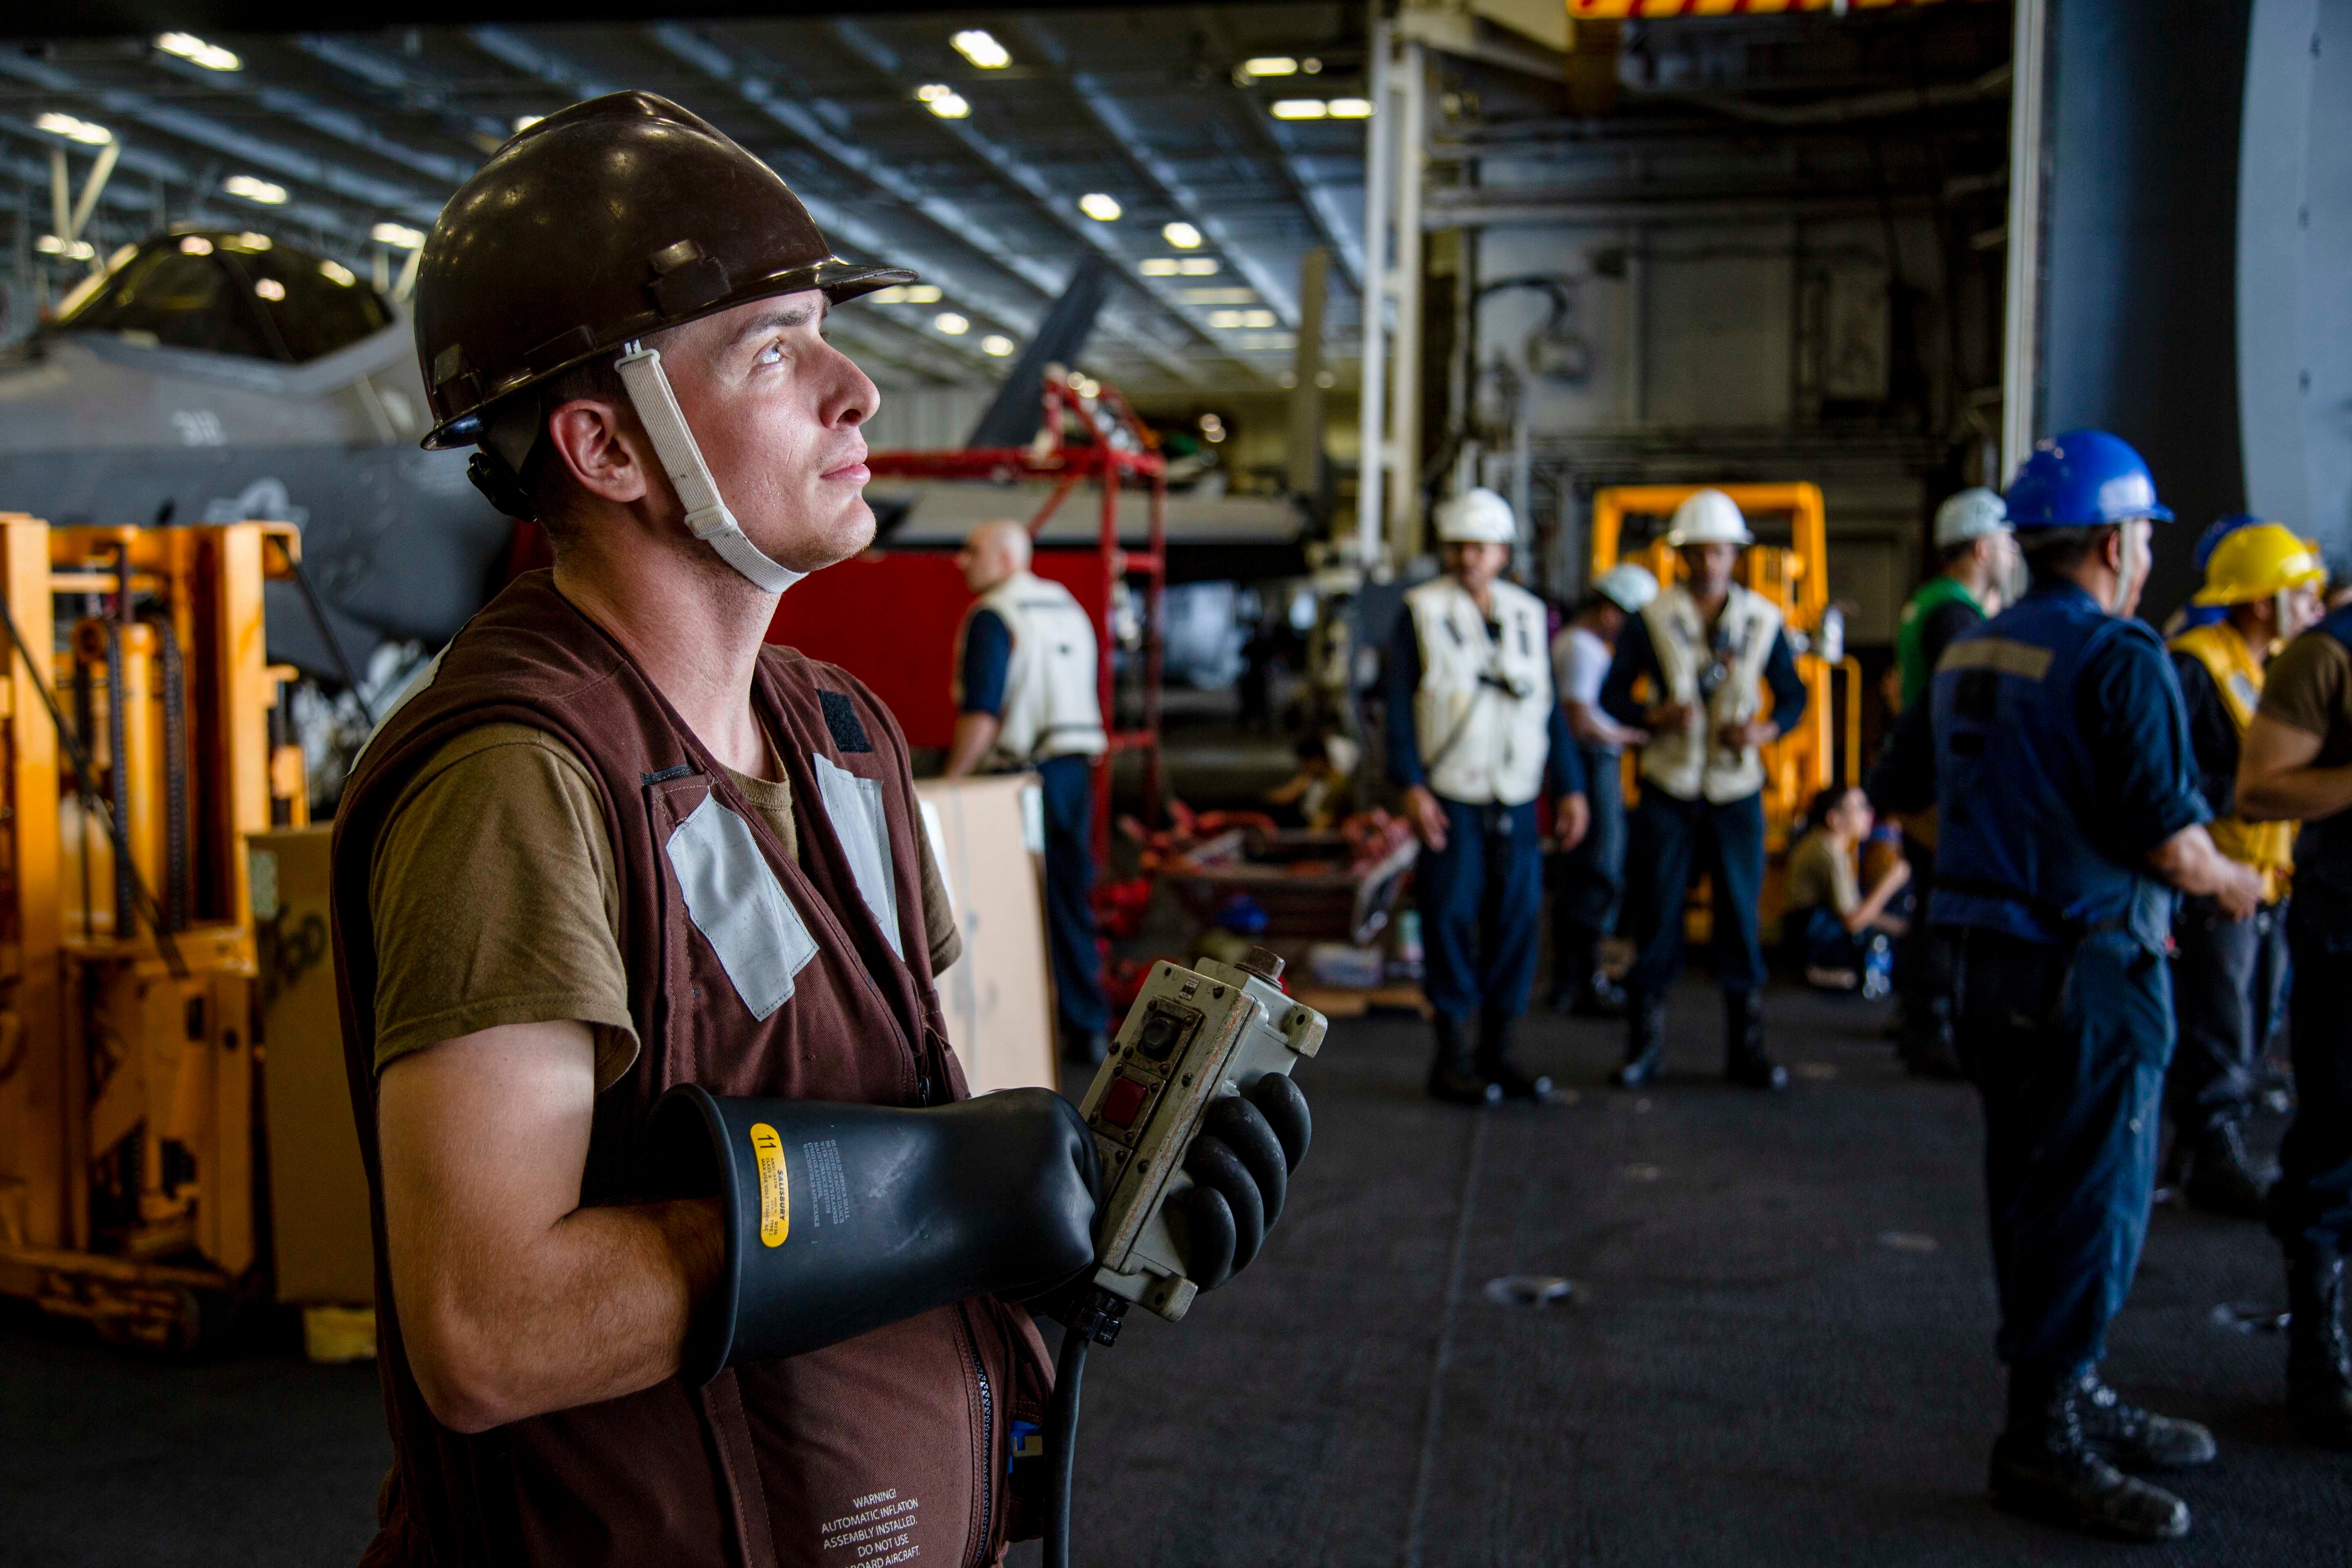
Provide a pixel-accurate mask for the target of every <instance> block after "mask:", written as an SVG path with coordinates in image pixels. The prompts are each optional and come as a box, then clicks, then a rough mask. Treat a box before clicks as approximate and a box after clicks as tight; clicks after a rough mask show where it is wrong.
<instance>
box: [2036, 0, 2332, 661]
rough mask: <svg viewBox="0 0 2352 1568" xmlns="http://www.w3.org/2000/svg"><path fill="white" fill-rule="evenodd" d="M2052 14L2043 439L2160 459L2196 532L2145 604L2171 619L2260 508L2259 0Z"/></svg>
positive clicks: (2169, 559) (2065, 0) (2172, 534)
mask: <svg viewBox="0 0 2352 1568" xmlns="http://www.w3.org/2000/svg"><path fill="white" fill-rule="evenodd" d="M2044 4H2045V5H2046V6H2047V8H2048V9H2049V11H2050V13H2051V28H2050V32H2049V34H2048V38H2049V45H2050V48H2049V54H2048V58H2046V60H2045V61H2044V69H2045V71H2046V73H2047V77H2048V81H2049V92H2048V96H2047V98H2046V100H2045V115H2044V119H2043V122H2042V138H2043V140H2042V151H2043V159H2042V170H2043V173H2044V177H2045V184H2044V191H2043V199H2042V265H2041V289H2042V300H2041V317H2042V321H2041V326H2042V330H2041V332H2040V342H2039V345H2038V347H2039V353H2038V355H2037V358H2038V360H2039V369H2040V376H2039V380H2040V383H2041V387H2042V392H2041V396H2040V400H2039V406H2038V408H2037V409H2036V410H2035V413H2034V418H2033V429H2034V433H2035V434H2036V435H2038V436H2039V435H2048V434H2050V433H2051V432H2053V431H2058V430H2064V429H2068V428H2070V427H2073V426H2083V425H2092V426H2102V427H2104V428H2105V429H2109V430H2113V431H2114V432H2116V434H2117V435H2119V436H2121V437H2124V438H2125V439H2126V440H2127V441H2129V442H2131V443H2132V444H2133V445H2134V446H2136V447H2139V449H2140V450H2141V451H2142V452H2143V453H2145V454H2146V455H2147V459H2148V463H2149V466H2150V467H2151V468H2154V469H2155V471H2156V479H2157V487H2158V491H2159V492H2160V493H2161V495H2162V496H2163V498H2164V500H2165V501H2166V502H2167V504H2168V505H2170V506H2171V507H2172V508H2173V509H2174V510H2176V511H2177V512H2179V515H2180V517H2181V518H2182V520H2183V521H2184V522H2185V523H2187V524H2189V525H2191V526H2185V527H2181V528H2177V529H2167V530H2160V531H2158V539H2157V549H2156V567H2155V572H2154V574H2153V575H2152V577H2151V579H2150V582H2149V584H2148V590H2147V595H2146V596H2145V598H2144V599H2143V601H2142V603H2143V604H2144V605H2146V606H2147V610H2148V611H2149V613H2151V614H2154V615H2156V616H2162V615H2163V614H2164V613H2165V612H2166V611H2168V610H2169V609H2170V608H2171V607H2172V606H2173V605H2177V604H2179V602H2180V600H2181V599H2182V597H2183V596H2184V595H2186V594H2187V593H2188V592H2189V588H2190V587H2191V586H2192V584H2191V581H2190V579H2191V577H2192V576H2193V574H2194V573H2193V568H2192V566H2191V563H2190V546H2191V544H2192V543H2193V542H2194V541H2195V539H2196V536H2197V532H2198V526H2200V525H2201V524H2202V523H2203V522H2205V521H2210V519H2212V518H2213V517H2215V516H2218V515H2219V514H2221V513H2222V512H2228V511H2236V510H2241V509H2242V507H2243V506H2244V504H2245V483H2244V478H2243V469H2242V463H2241V460H2240V450H2239V421H2238V419H2237V418H2236V417H2235V413H2236V411H2235V409H2234V408H2233V406H2232V405H2233V404H2234V402H2235V400H2236V396H2237V392H2238V386H2239V365H2238V333H2237V330H2236V322H2237V320H2238V310H2237V306H2238V305H2239V303H2240V300H2239V298H2238V289H2237V286H2236V285H2237V277H2238V273H2237V259H2238V254H2239V249H2240V247H2239V237H2238V209H2239V203H2238V172H2239V130H2240V120H2241V116H2242V102H2243V76H2244V67H2245V63H2246V40H2247V26H2248V22H2249V19H2250V17H2251V16H2252V11H2253V9H2254V4H2255V0H2044ZM2327 352H2332V353H2347V352H2352V351H2347V349H2344V348H2331V349H2330V350H2329V351H2327Z"/></svg>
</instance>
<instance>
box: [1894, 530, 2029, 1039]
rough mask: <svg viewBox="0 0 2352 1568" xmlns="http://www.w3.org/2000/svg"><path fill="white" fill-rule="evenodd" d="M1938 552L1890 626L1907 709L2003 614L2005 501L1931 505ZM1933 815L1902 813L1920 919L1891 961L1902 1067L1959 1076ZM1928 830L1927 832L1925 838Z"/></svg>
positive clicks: (2010, 570)
mask: <svg viewBox="0 0 2352 1568" xmlns="http://www.w3.org/2000/svg"><path fill="white" fill-rule="evenodd" d="M1935 543H1936V552H1937V554H1938V555H1939V556H1940V557H1941V558H1942V561H1943V567H1942V570H1940V571H1938V572H1937V574H1935V575H1934V576H1933V577H1930V578H1928V579H1927V582H1925V583H1923V584H1920V586H1919V591H1918V592H1917V593H1916V594H1914V595H1911V598H1910V601H1909V602H1908V603H1907V604H1906V605H1904V606H1903V614H1902V616H1901V618H1900V619H1899V620H1897V621H1896V623H1895V672H1896V677H1897V679H1899V680H1900V681H1901V683H1902V685H1901V691H1902V701H1903V706H1904V707H1906V708H1909V707H1912V706H1914V705H1916V704H1917V703H1920V702H1924V701H1926V700H1927V682H1928V680H1929V679H1930V678H1931V677H1932V676H1933V675H1934V674H1935V670H1936V661H1937V659H1939V658H1943V657H1944V649H1945V648H1946V647H1949V646H1950V645H1951V642H1952V639H1953V638H1955V637H1960V636H1962V635H1963V634H1965V633H1968V632H1971V631H1974V630H1975V629H1976V628H1977V627H1979V626H1982V625H1984V623H1985V619H1986V617H1987V616H1997V615H1999V614H2000V610H2001V605H2002V604H2003V602H2004V601H2005V600H2006V598H2007V597H2008V596H2009V593H2008V591H2009V588H2010V586H2011V578H2012V577H2013V576H2014V575H2015V574H2016V573H2017V571H2018V568H2019V565H2020V564H2021V563H2020V559H2019V556H2018V552H2017V536H2016V531H2014V530H2013V529H2011V527H2010V523H2009V503H2008V502H2006V501H2004V500H2001V499H2000V491H1999V490H1991V489H1985V488H1984V487H1983V486H1981V485H1979V486H1976V487H1974V488H1972V489H1964V490H1961V491H1959V492H1958V493H1957V494H1954V495H1951V496H1948V497H1947V498H1945V500H1944V504H1943V505H1941V506H1939V507H1937V509H1936V527H1935ZM1931 816H1932V814H1918V813H1906V814H1901V816H1900V818H1899V819H1900V820H1901V821H1902V822H1903V824H1904V832H1903V859H1904V862H1905V863H1906V865H1908V866H1909V867H1910V868H1911V886H1912V889H1913V894H1912V896H1913V897H1914V898H1915V899H1916V900H1917V903H1918V908H1919V910H1920V913H1921V916H1922V918H1921V919H1918V920H1915V921H1912V922H1911V928H1910V930H1909V931H1906V933H1905V934H1904V938H1903V955H1902V959H1901V961H1900V962H1899V963H1896V964H1895V979H1896V982H1897V984H1898V986H1899V989H1900V992H1901V994H1902V1000H1903V1022H1902V1033H1901V1036H1900V1049H1901V1051H1902V1055H1903V1062H1904V1065H1905V1066H1906V1067H1907V1068H1910V1069H1911V1070H1912V1071H1913V1072H1915V1073H1917V1074H1919V1075H1920V1076H1922V1077H1925V1078H1946V1079H1957V1078H1960V1077H1962V1076H1964V1075H1963V1074H1962V1072H1961V1070H1960V1059H1959V1055H1958V1047H1956V1046H1955V1045H1954V1043H1953V1037H1952V952H1951V946H1952V943H1951V937H1950V936H1949V934H1948V933H1947V932H1945V931H1940V930H1938V929H1937V927H1936V926H1935V925H1933V924H1931V923H1930V922H1929V921H1927V919H1926V918H1925V915H1926V912H1927V900H1928V898H1929V896H1930V895H1931V894H1932V893H1933V892H1934V890H1935V886H1936V851H1935V848H1934V847H1933V846H1932V845H1931V844H1930V843H1929V842H1928V839H1929V838H1930V837H1933V833H1932V830H1931V829H1930V828H1929V827H1928V826H1927V821H1928V820H1929V818H1930V817H1931ZM1923 835H1925V836H1926V837H1923Z"/></svg>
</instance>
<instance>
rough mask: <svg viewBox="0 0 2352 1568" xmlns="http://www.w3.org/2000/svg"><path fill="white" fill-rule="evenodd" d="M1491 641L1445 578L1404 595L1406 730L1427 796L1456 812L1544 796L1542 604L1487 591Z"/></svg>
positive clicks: (1463, 594) (1548, 704) (1511, 590)
mask: <svg viewBox="0 0 2352 1568" xmlns="http://www.w3.org/2000/svg"><path fill="white" fill-rule="evenodd" d="M1488 592H1489V593H1490V594H1491V595H1493V598H1492V600H1491V601H1490V602H1491V603H1492V605H1494V611H1495V623H1496V626H1499V627H1500V628H1501V631H1502V637H1501V639H1500V641H1499V642H1498V641H1497V640H1496V638H1495V637H1492V636H1491V635H1489V633H1488V631H1487V625H1486V616H1482V615H1480V614H1479V613H1478V602H1477V601H1476V600H1475V599H1473V598H1472V597H1471V596H1470V591H1469V590H1468V589H1466V588H1465V587H1463V586H1462V584H1460V583H1458V582H1456V581H1454V579H1453V578H1452V577H1439V578H1437V579H1435V580H1434V581H1433V582H1428V583H1423V584H1422V585H1421V586H1420V587H1418V588H1415V589H1413V590H1412V592H1411V593H1409V594H1407V595H1405V596H1404V603H1405V609H1406V611H1407V612H1408V613H1409V614H1411V615H1412V629H1413V633H1414V636H1415V637H1418V638H1419V640H1420V643H1421V686H1420V688H1419V689H1417V690H1415V691H1414V692H1413V694H1412V722H1413V729H1414V730H1415V731H1416V732H1417V736H1418V739H1419V741H1420V744H1421V765H1422V767H1423V770H1424V771H1425V772H1426V773H1427V775H1428V779H1429V787H1430V789H1431V790H1432V791H1433V792H1434V793H1436V794H1438V795H1444V797H1445V798H1446V799H1448V800H1458V801H1460V802H1462V803H1463V804H1464V805H1486V804H1487V803H1488V802H1490V801H1491V802H1495V803H1496V804H1498V805H1525V804H1526V803H1527V802H1528V801H1531V800H1533V799H1535V797H1536V795H1537V794H1538V792H1539V791H1540V790H1541V789H1542V788H1543V776H1544V763H1545V760H1546V758H1547V757H1548V755H1549V751H1550V742H1551V737H1550V731H1549V725H1550V723H1551V710H1552V697H1551V655H1550V639H1549V637H1547V636H1546V633H1547V631H1548V630H1549V627H1548V626H1546V624H1545V616H1544V605H1543V601H1542V600H1541V599H1538V598H1537V597H1536V596H1535V595H1533V594H1530V593H1528V591H1527V590H1526V589H1524V588H1519V587H1515V586H1513V585H1512V584H1508V583H1496V584H1494V585H1493V586H1492V587H1491V588H1490V589H1489V590H1488Z"/></svg>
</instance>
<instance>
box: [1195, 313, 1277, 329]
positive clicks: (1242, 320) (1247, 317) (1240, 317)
mask: <svg viewBox="0 0 2352 1568" xmlns="http://www.w3.org/2000/svg"><path fill="white" fill-rule="evenodd" d="M1280 324H1281V322H1280V321H1279V320H1278V319H1277V318H1276V315H1275V313H1274V312H1273V311H1272V310H1212V311H1210V312H1209V325H1211V326H1213V327H1273V326H1279V325H1280Z"/></svg>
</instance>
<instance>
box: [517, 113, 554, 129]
mask: <svg viewBox="0 0 2352 1568" xmlns="http://www.w3.org/2000/svg"><path fill="white" fill-rule="evenodd" d="M546 118H547V116H546V115H544V114H518V115H516V116H515V129H516V130H517V131H518V132H522V131H528V130H530V128H531V127H532V126H534V125H536V124H538V123H539V122H540V121H542V120H544V119H546Z"/></svg>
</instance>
